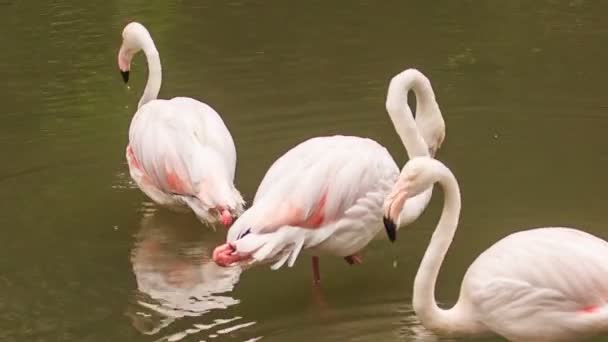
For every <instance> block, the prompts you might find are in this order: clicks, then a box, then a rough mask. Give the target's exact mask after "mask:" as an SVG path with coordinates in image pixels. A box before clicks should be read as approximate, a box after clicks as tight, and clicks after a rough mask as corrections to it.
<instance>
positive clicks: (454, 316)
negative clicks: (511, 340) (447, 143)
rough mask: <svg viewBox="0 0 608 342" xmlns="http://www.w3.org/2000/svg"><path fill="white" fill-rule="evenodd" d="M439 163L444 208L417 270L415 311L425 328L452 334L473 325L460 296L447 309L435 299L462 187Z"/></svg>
mask: <svg viewBox="0 0 608 342" xmlns="http://www.w3.org/2000/svg"><path fill="white" fill-rule="evenodd" d="M437 167H441V170H438V171H439V172H440V174H441V177H440V178H439V180H438V183H439V184H440V185H441V187H442V188H443V192H444V204H443V211H442V213H441V218H440V219H439V223H438V224H437V228H435V232H434V233H433V236H432V237H431V242H430V243H429V246H428V248H427V250H426V252H425V253H424V257H423V258H422V262H421V263H420V267H419V268H418V272H417V273H416V278H415V280H414V296H413V306H414V311H415V312H416V315H417V316H418V317H419V319H420V321H421V322H422V324H423V325H424V326H425V327H426V328H428V329H430V330H434V331H441V332H443V333H445V334H452V333H455V332H459V331H471V330H473V329H474V326H473V323H472V322H470V321H469V317H466V316H465V315H464V313H463V312H462V310H460V304H462V303H460V300H459V301H458V302H457V303H456V305H455V306H454V307H452V308H451V309H448V310H444V309H441V308H439V307H438V306H437V302H436V301H435V284H436V282H437V277H438V275H439V270H440V268H441V264H442V263H443V260H444V258H445V255H446V253H447V251H448V248H449V247H450V244H451V243H452V239H453V238H454V234H455V233H456V228H457V226H458V219H459V217H460V206H461V204H460V189H459V187H458V182H457V181H456V178H455V177H454V175H453V174H452V172H451V171H450V170H449V169H448V168H447V167H445V166H443V165H439V164H438V165H437Z"/></svg>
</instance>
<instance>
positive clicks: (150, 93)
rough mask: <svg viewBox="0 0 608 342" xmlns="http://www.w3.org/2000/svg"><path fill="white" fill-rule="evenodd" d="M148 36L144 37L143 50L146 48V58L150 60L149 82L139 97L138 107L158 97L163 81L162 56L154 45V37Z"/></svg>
mask: <svg viewBox="0 0 608 342" xmlns="http://www.w3.org/2000/svg"><path fill="white" fill-rule="evenodd" d="M146 38H147V39H143V42H142V50H144V54H145V55H146V60H147V61H148V82H147V83H146V88H145V89H144V93H143V94H142V95H141V98H140V99H139V104H138V105H137V108H140V107H141V106H143V105H144V104H146V103H148V102H150V101H152V100H156V98H157V97H158V92H159V91H160V84H161V81H162V70H161V66H160V57H159V55H158V50H156V46H154V42H153V41H152V38H150V37H149V36H148V37H146Z"/></svg>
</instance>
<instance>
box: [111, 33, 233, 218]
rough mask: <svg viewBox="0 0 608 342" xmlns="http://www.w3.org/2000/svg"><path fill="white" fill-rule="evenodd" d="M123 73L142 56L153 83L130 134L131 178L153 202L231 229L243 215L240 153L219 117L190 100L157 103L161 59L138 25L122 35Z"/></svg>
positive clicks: (120, 62)
mask: <svg viewBox="0 0 608 342" xmlns="http://www.w3.org/2000/svg"><path fill="white" fill-rule="evenodd" d="M122 38H123V41H122V46H121V47H120V51H119V52H118V67H119V69H120V71H121V73H122V75H123V79H124V81H125V83H126V82H128V80H129V70H130V67H131V60H132V58H133V56H134V55H135V54H136V53H137V52H139V51H140V50H143V52H144V54H145V55H146V59H147V61H148V82H147V83H146V87H145V89H144V93H143V95H142V96H141V99H140V100H139V104H138V106H137V108H138V109H137V112H136V113H135V115H134V116H133V119H132V121H131V127H130V128H129V145H128V146H127V151H126V155H127V161H128V164H129V172H130V174H131V177H132V178H133V180H134V181H135V183H137V186H138V187H139V188H140V189H141V190H142V191H143V192H144V193H145V194H146V195H148V197H150V198H151V199H152V200H153V201H154V202H156V203H158V204H160V205H162V206H165V207H168V208H171V209H177V210H183V209H186V210H187V209H188V208H190V209H191V210H192V211H193V212H194V213H195V214H196V215H197V216H198V217H199V218H200V219H201V220H202V221H204V222H209V223H214V222H218V221H219V222H221V223H222V224H224V225H225V226H226V227H228V226H230V225H231V224H232V221H233V219H234V218H235V217H237V216H238V215H239V214H240V213H241V212H242V211H243V205H244V201H243V198H242V197H241V194H240V193H239V191H238V190H237V189H236V188H235V186H234V172H235V168H236V149H235V147H234V141H233V140H232V136H231V135H230V132H229V131H228V128H226V125H225V124H224V122H223V121H222V118H221V117H220V116H219V114H218V113H217V112H216V111H215V110H214V109H213V108H211V107H210V106H208V105H206V104H204V103H202V102H200V101H197V100H195V99H192V98H189V97H175V98H172V99H170V100H160V99H157V96H158V92H159V90H160V84H161V66H160V58H159V55H158V51H157V50H156V46H155V45H154V42H153V41H152V37H151V36H150V33H149V32H148V30H146V28H145V27H144V26H143V25H141V24H139V23H136V22H132V23H130V24H128V25H127V26H126V27H125V28H124V30H123V32H122Z"/></svg>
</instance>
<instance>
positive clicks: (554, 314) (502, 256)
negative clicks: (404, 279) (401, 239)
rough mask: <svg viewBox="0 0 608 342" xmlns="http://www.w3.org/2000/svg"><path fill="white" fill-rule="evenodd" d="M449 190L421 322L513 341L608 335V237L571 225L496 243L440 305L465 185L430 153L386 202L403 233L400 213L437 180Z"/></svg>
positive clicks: (427, 260) (418, 285)
mask: <svg viewBox="0 0 608 342" xmlns="http://www.w3.org/2000/svg"><path fill="white" fill-rule="evenodd" d="M436 182H437V183H439V184H440V185H441V187H442V188H443V191H444V205H443V212H442V213H441V218H440V219H439V223H438V224H437V228H436V229H435V232H434V233H433V236H432V238H431V242H430V244H429V246H428V248H427V250H426V253H425V254H424V257H423V258H422V262H421V263H420V268H419V269H418V273H417V274H416V278H415V280H414V296H413V307H414V311H416V314H417V315H418V317H419V319H420V322H421V323H422V325H424V326H425V327H426V328H427V329H429V330H432V331H433V332H435V333H437V334H440V335H447V336H469V335H481V334H487V333H491V332H494V333H497V334H499V335H502V336H503V337H505V338H507V339H509V340H512V341H580V340H582V339H583V338H585V337H589V336H592V335H597V334H606V333H608V263H607V262H606V260H608V242H606V241H604V240H602V239H599V238H597V237H595V236H593V235H591V234H588V233H585V232H582V231H580V230H576V229H571V228H537V229H530V230H525V231H521V232H517V233H513V234H511V235H509V236H507V237H505V238H503V239H502V240H500V241H498V242H497V243H495V244H494V245H493V246H491V247H490V248H488V249H487V250H486V251H485V252H483V253H482V254H481V255H479V257H478V258H477V259H476V260H475V261H474V262H473V264H472V265H471V266H470V267H469V269H468V270H467V272H466V273H465V275H464V279H463V281H462V286H461V288H460V297H459V298H458V301H457V302H456V304H455V305H454V306H453V307H452V308H451V309H442V308H439V307H438V306H437V304H436V302H435V284H436V282H437V276H438V275H439V269H440V267H441V264H442V262H443V260H444V258H445V255H446V253H447V251H448V248H449V246H450V244H451V243H452V239H453V237H454V234H455V232H456V228H457V226H458V219H459V216H460V189H459V187H458V182H457V181H456V178H455V177H454V175H453V174H452V172H451V171H450V170H449V169H448V168H447V167H446V166H445V165H443V164H442V163H441V162H440V161H437V160H435V159H432V158H429V157H418V158H414V159H412V160H410V161H409V162H408V163H407V164H406V165H405V167H404V168H403V171H402V173H401V177H400V181H399V182H398V183H397V184H396V186H395V187H394V189H393V191H392V192H391V194H390V195H389V196H388V197H387V200H386V204H385V217H386V219H385V224H386V229H387V232H389V236H390V238H391V240H394V239H395V237H396V232H395V228H396V227H395V223H394V221H395V220H396V219H397V217H398V215H399V211H400V210H401V208H402V207H403V206H404V205H407V203H408V201H410V200H413V199H415V198H416V196H417V195H418V194H419V193H421V192H422V191H425V189H427V188H428V187H429V186H433V184H434V183H436Z"/></svg>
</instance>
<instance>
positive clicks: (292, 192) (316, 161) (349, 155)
mask: <svg viewBox="0 0 608 342" xmlns="http://www.w3.org/2000/svg"><path fill="white" fill-rule="evenodd" d="M411 89H413V90H414V92H415V93H416V99H417V112H418V114H417V118H416V120H417V121H415V120H414V116H413V115H412V112H411V110H410V108H409V106H408V105H407V94H408V92H409V91H410V90H411ZM386 108H387V110H388V113H389V116H390V117H391V120H392V122H393V124H394V126H395V129H396V130H397V133H398V134H399V136H400V137H401V140H402V142H403V144H404V145H405V147H406V149H407V152H408V154H409V155H410V157H411V156H417V155H429V154H434V153H435V151H436V150H437V149H438V148H439V147H440V145H441V143H442V142H443V139H444V135H445V126H444V121H443V117H442V116H441V112H440V110H439V106H438V105H437V102H436V100H435V94H434V92H433V89H432V87H431V83H430V81H429V80H428V79H427V78H426V77H425V76H424V75H423V74H422V73H421V72H419V71H418V70H415V69H408V70H406V71H404V72H402V73H400V74H398V75H397V76H395V77H394V78H393V79H392V80H391V83H390V85H389V90H388V95H387V102H386ZM417 122H418V125H419V126H420V129H421V132H419V130H418V127H417ZM423 137H426V138H427V139H428V140H427V141H428V145H427V142H425V140H424V138H423ZM428 146H430V148H429V147H428ZM398 176H399V168H398V167H397V164H396V163H395V161H394V160H393V158H392V157H391V155H390V154H389V153H388V151H387V150H386V149H385V148H384V147H382V146H381V145H380V144H378V143H377V142H375V141H373V140H370V139H365V138H359V137H350V136H332V137H318V138H312V139H309V140H307V141H305V142H303V143H301V144H299V145H297V146H295V147H294V148H292V149H291V150H289V151H288V152H287V153H285V154H284V155H283V156H281V157H280V158H279V159H277V160H276V161H275V162H274V164H273V165H272V166H271V167H270V169H269V170H268V171H267V172H266V175H265V176H264V179H263V180H262V182H261V184H260V186H259V187H258V191H257V193H256V195H255V199H254V200H253V205H252V207H251V208H249V209H248V210H246V211H245V212H244V213H243V215H242V216H241V217H240V218H239V219H238V220H237V221H236V222H235V223H234V225H233V226H232V227H231V228H230V230H229V231H228V237H227V243H226V244H224V245H222V246H219V247H217V248H216V250H215V251H214V260H215V261H216V262H217V263H218V264H219V265H230V264H232V263H235V262H243V261H247V262H263V261H276V263H275V264H274V265H273V266H272V268H273V269H276V268H279V267H281V266H282V265H283V264H285V262H287V264H288V265H289V266H292V265H293V264H294V262H295V260H296V258H297V256H298V254H299V252H300V251H301V250H302V249H312V251H313V253H315V254H316V253H325V254H333V255H338V256H342V257H345V259H346V260H347V261H348V262H349V263H351V264H352V263H359V262H361V258H360V256H358V255H356V254H357V253H358V252H360V251H361V250H362V249H363V247H365V246H366V245H367V244H368V243H369V242H370V241H371V240H372V239H373V238H374V237H375V236H376V235H377V233H378V231H379V230H382V204H383V201H384V198H386V196H387V195H388V192H389V191H390V188H391V187H392V186H393V185H394V184H395V182H396V181H397V178H398ZM431 192H432V188H431V187H429V188H428V189H427V191H425V192H424V193H423V194H421V195H420V196H418V197H416V198H415V199H414V200H413V201H412V202H409V203H408V206H407V207H406V208H404V210H403V215H401V221H400V223H401V224H402V225H405V224H407V223H409V222H411V221H413V220H414V219H416V218H417V217H418V215H420V213H421V212H422V211H423V210H424V208H425V207H426V205H427V203H428V202H429V199H430V197H431ZM277 260H278V261H277ZM313 276H314V280H315V282H318V281H319V271H318V259H317V258H316V257H313Z"/></svg>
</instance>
